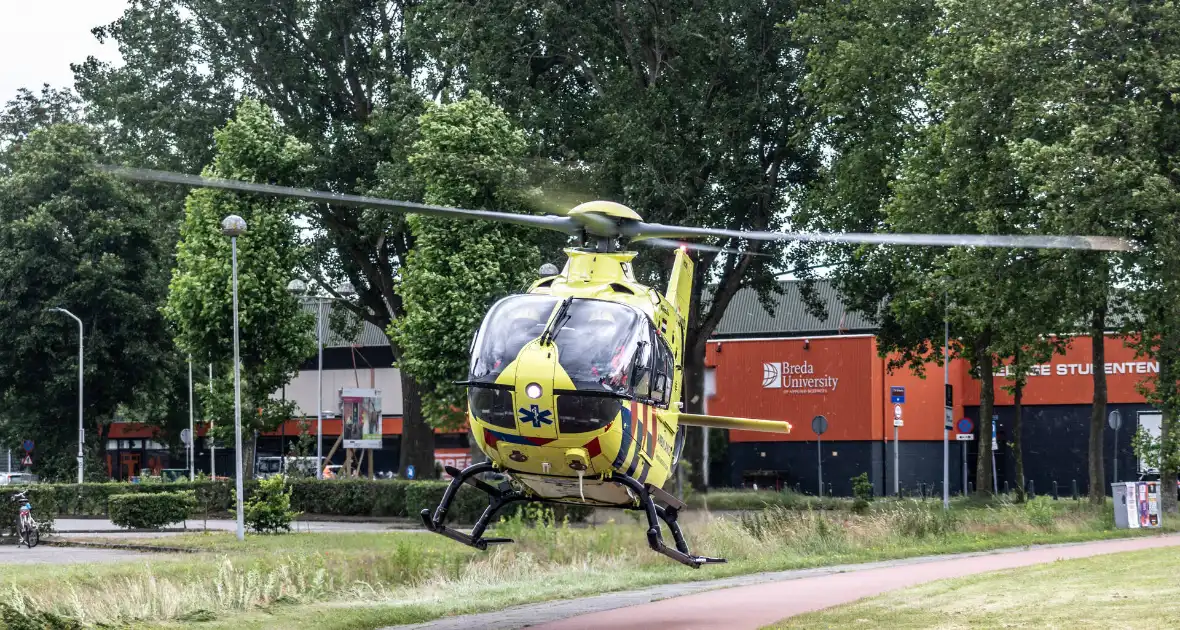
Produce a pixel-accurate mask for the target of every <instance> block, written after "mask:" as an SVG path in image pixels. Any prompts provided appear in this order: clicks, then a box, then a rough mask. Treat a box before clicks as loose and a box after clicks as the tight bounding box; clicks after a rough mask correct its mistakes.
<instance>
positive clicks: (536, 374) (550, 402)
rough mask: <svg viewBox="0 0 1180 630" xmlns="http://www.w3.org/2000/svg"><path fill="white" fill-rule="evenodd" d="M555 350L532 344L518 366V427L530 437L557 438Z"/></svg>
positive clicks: (520, 358) (528, 346) (522, 433)
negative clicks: (554, 385)
mask: <svg viewBox="0 0 1180 630" xmlns="http://www.w3.org/2000/svg"><path fill="white" fill-rule="evenodd" d="M553 354H554V350H553V348H552V347H550V346H541V345H540V344H529V345H527V346H525V348H524V349H523V350H522V351H521V353H520V356H519V357H518V360H517V369H516V387H515V389H516V396H515V400H516V403H517V404H516V427H517V429H518V430H519V431H520V434H521V435H522V436H524V437H526V438H535V439H545V440H555V439H557V398H556V396H554V395H553V369H554V368H553V364H554V356H553Z"/></svg>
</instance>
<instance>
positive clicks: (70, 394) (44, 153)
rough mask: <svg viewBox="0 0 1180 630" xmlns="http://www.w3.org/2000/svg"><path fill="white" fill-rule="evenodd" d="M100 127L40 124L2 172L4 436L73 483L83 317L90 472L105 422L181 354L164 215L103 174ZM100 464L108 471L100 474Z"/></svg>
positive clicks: (96, 464) (0, 430)
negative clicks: (171, 311)
mask: <svg viewBox="0 0 1180 630" xmlns="http://www.w3.org/2000/svg"><path fill="white" fill-rule="evenodd" d="M103 157H104V155H103V151H102V148H101V146H100V143H99V140H98V138H97V136H96V134H95V133H93V132H92V131H91V130H89V129H87V128H85V127H82V126H78V125H73V124H62V125H53V126H50V127H47V128H45V129H40V130H36V131H33V132H32V133H31V134H29V135H28V136H27V137H26V138H25V139H24V140H23V141H22V143H21V145H20V147H19V148H18V149H17V150H15V151H14V152H13V153H12V155H11V156H10V167H11V171H10V172H9V173H8V174H7V175H5V176H3V177H2V178H0V252H2V255H3V257H4V260H5V265H4V266H3V269H0V318H2V321H3V322H4V324H5V326H6V327H7V333H6V336H5V338H6V339H7V342H6V343H4V344H2V345H0V415H2V417H3V418H4V420H5V421H4V422H3V423H2V424H0V436H2V439H3V441H4V443H6V444H8V445H14V444H19V443H20V441H21V440H23V439H33V440H34V441H35V443H36V452H35V454H34V455H35V458H36V459H35V460H34V462H35V470H36V471H37V472H38V473H40V474H41V475H42V476H44V477H45V478H46V479H51V480H52V479H60V480H67V479H73V478H74V471H75V470H76V463H75V459H74V458H75V454H76V452H77V438H78V433H77V424H76V422H77V420H76V418H77V395H78V393H77V386H78V385H77V370H78V366H77V356H78V346H77V343H78V337H77V335H78V329H77V326H76V324H75V322H74V321H73V320H71V319H69V318H67V317H66V316H64V315H62V314H60V313H54V312H49V311H48V310H47V309H49V308H53V307H63V308H66V309H68V310H70V311H71V312H72V313H74V314H75V315H77V316H78V317H80V318H81V319H82V321H83V329H84V334H85V377H86V387H85V401H84V417H85V428H86V438H87V439H86V443H87V451H88V452H87V455H86V457H87V461H88V462H89V463H90V464H91V466H90V468H89V473H88V474H89V475H90V476H91V477H96V478H100V479H101V478H105V477H106V475H105V471H101V455H102V454H103V453H104V449H103V448H102V447H103V446H104V445H105V444H106V441H105V436H106V427H107V426H108V423H109V422H110V420H111V419H112V417H113V416H114V414H115V413H116V410H117V409H118V408H119V406H120V405H123V404H127V403H130V402H132V401H133V400H134V399H136V398H137V397H138V396H146V395H150V394H151V386H152V384H153V383H154V378H155V376H156V374H158V373H159V371H160V370H161V369H162V367H163V366H164V365H165V364H166V363H167V361H168V356H169V354H170V353H174V352H175V349H174V348H173V346H172V344H171V341H170V339H169V335H168V332H167V328H166V325H165V322H164V319H163V317H161V315H160V313H159V312H158V311H157V306H158V305H159V304H160V303H161V302H163V299H164V294H165V291H166V289H167V285H168V281H167V271H166V270H167V268H168V267H167V265H168V259H167V254H166V252H165V251H164V250H162V249H161V248H160V243H159V241H158V239H156V238H155V234H156V231H157V227H156V225H157V223H158V221H159V216H158V213H157V210H156V209H155V208H154V207H153V206H151V205H150V204H149V203H148V200H147V199H146V198H144V197H143V196H141V195H139V194H138V193H137V192H135V191H134V190H133V189H132V187H130V186H128V185H127V184H126V183H125V182H121V181H118V180H114V179H113V178H110V177H108V176H107V175H105V174H103V173H101V172H99V171H97V170H95V168H94V165H95V164H96V163H101V162H102V160H103ZM100 471H101V472H100Z"/></svg>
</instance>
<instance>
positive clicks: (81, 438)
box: [49, 308, 86, 483]
mask: <svg viewBox="0 0 1180 630" xmlns="http://www.w3.org/2000/svg"><path fill="white" fill-rule="evenodd" d="M49 310H51V311H57V312H59V313H65V314H66V315H69V316H70V317H72V318H74V321H76V322H78V483H82V462H83V457H85V455H83V451H82V445H83V443H84V442H85V439H86V430H85V429H84V428H83V426H82V381H83V378H82V374H83V370H82V320H81V319H79V318H78V316H77V315H74V314H73V313H71V312H69V311H67V310H66V309H64V308H51V309H49Z"/></svg>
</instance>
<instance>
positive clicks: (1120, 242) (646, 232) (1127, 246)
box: [622, 221, 1132, 251]
mask: <svg viewBox="0 0 1180 630" xmlns="http://www.w3.org/2000/svg"><path fill="white" fill-rule="evenodd" d="M622 231H623V233H624V234H625V235H626V236H630V237H631V238H632V239H633V240H641V239H648V238H663V239H667V238H693V237H701V236H720V237H728V238H745V239H750V240H755V241H800V242H810V243H868V244H876V245H933V246H941V247H956V246H964V247H1019V248H1033V249H1091V250H1102V251H1130V250H1131V249H1132V244H1131V242H1130V241H1128V240H1126V239H1122V238H1118V237H1114V236H1052V235H1044V236H1042V235H1015V234H869V233H853V232H848V233H843V234H815V233H804V232H744V231H740V230H725V229H713V228H698V227H681V226H676V225H662V224H659V223H643V222H639V221H637V222H634V223H630V224H626V225H623V226H622Z"/></svg>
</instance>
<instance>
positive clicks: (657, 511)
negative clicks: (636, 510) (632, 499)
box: [611, 473, 725, 569]
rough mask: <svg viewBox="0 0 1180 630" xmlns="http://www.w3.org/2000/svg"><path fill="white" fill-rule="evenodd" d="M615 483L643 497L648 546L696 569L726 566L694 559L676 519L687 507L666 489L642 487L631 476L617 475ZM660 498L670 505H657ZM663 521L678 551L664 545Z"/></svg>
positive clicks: (706, 560)
mask: <svg viewBox="0 0 1180 630" xmlns="http://www.w3.org/2000/svg"><path fill="white" fill-rule="evenodd" d="M611 479H613V480H614V481H616V482H618V483H621V484H623V485H625V486H627V487H628V488H631V490H633V491H634V492H635V493H636V494H637V495H639V506H640V508H642V509H643V511H644V512H645V513H646V514H647V525H648V529H647V544H648V546H650V547H651V548H652V549H653V550H654V551H657V552H659V553H662V554H664V555H665V556H668V557H669V558H672V559H673V560H675V561H677V562H680V563H681V564H685V565H688V566H690V567H692V568H694V569H699V568H701V565H702V564H720V563H723V562H725V558H710V557H708V556H694V555H691V554H690V553H689V552H688V543H687V542H685V540H684V534H683V533H682V532H681V531H680V524H679V523H677V522H676V518H677V517H678V516H679V515H680V510H682V509H684V507H685V505H684V502H683V501H681V500H680V499H677V498H676V497H674V496H672V495H670V494H668V493H667V492H665V491H664V490H663V488H660V487H657V486H653V485H651V484H641V483H639V482H638V481H636V480H635V479H632V478H631V477H629V476H627V475H623V474H619V473H615V475H614V476H613V477H611ZM656 498H658V499H660V500H661V501H663V502H664V503H665V504H666V505H664V506H660V505H657V504H656V502H655V499H656ZM657 519H659V520H657ZM661 520H662V521H664V523H665V524H667V525H668V529H669V530H671V531H672V539H673V540H675V541H676V548H675V549H672V548H670V547H668V545H666V544H664V537H663V535H662V534H661V533H660V521H661Z"/></svg>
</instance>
